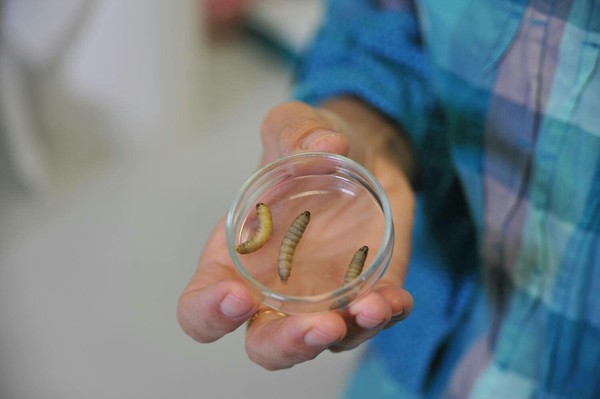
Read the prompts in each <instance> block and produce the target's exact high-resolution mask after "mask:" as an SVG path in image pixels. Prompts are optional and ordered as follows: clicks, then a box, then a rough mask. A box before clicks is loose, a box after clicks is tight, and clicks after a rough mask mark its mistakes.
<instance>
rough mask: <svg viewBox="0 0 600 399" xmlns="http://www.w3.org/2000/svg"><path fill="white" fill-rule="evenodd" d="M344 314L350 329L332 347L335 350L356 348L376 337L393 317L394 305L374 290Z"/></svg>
mask: <svg viewBox="0 0 600 399" xmlns="http://www.w3.org/2000/svg"><path fill="white" fill-rule="evenodd" d="M343 316H344V318H345V320H346V323H347V325H348V331H347V333H346V335H345V337H344V339H342V340H341V341H340V342H338V343H336V344H335V345H333V346H332V347H331V350H332V351H333V352H341V351H346V350H350V349H354V348H356V347H357V346H359V345H360V344H362V343H363V342H365V341H367V340H368V339H370V338H372V337H374V336H375V335H376V334H377V333H378V332H379V331H381V329H382V328H383V327H384V326H385V324H386V323H387V322H388V321H389V320H390V318H391V317H392V307H391V305H390V304H389V303H388V302H387V300H386V299H385V298H384V297H383V296H382V295H381V294H380V293H378V292H376V291H374V292H371V293H369V294H367V295H366V296H365V297H364V298H361V299H359V300H358V301H356V302H355V303H353V304H352V305H350V307H349V308H348V309H347V311H345V312H344V314H343Z"/></svg>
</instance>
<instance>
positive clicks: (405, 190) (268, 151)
mask: <svg viewBox="0 0 600 399" xmlns="http://www.w3.org/2000/svg"><path fill="white" fill-rule="evenodd" d="M355 107H359V109H361V110H362V111H361V112H356V109H355ZM327 108H329V109H316V108H313V107H309V106H307V105H305V104H302V103H298V102H291V103H286V104H282V105H280V106H278V107H275V108H274V109H273V110H272V111H271V112H270V113H269V114H268V115H267V117H266V118H265V121H264V123H263V126H262V129H261V130H262V131H261V133H262V135H261V138H262V144H263V150H264V151H263V156H262V159H261V164H265V163H268V162H271V161H273V160H275V159H277V158H280V157H283V156H286V155H290V154H292V153H296V152H302V151H325V152H332V153H336V154H340V155H345V156H350V157H352V158H354V159H355V160H357V161H358V162H360V163H362V164H363V165H365V166H366V167H367V168H369V169H370V170H371V172H373V173H374V174H375V176H376V177H377V178H378V180H379V181H380V183H381V184H382V186H383V187H384V189H385V191H386V193H387V195H388V197H389V199H390V202H391V203H392V204H393V210H392V212H393V219H394V224H395V229H396V237H395V250H394V253H393V255H392V260H391V262H390V266H389V267H388V270H387V272H386V274H385V275H384V276H383V278H382V279H381V280H380V281H379V282H378V283H377V285H376V286H375V287H374V289H373V291H372V292H370V293H369V294H367V295H365V296H364V297H362V298H360V299H359V300H358V301H356V302H355V303H353V304H352V305H350V306H349V308H348V309H346V310H344V311H343V312H341V313H338V312H333V311H331V312H320V313H315V314H306V315H291V316H285V315H282V314H279V313H277V312H259V313H258V314H257V315H256V317H253V318H252V322H251V323H250V324H249V326H248V329H247V333H246V350H247V353H248V356H249V357H250V359H251V360H253V361H254V362H256V363H258V364H259V365H261V366H263V367H265V368H266V369H269V370H276V369H283V368H288V367H292V366H294V365H295V364H298V363H301V362H304V361H306V360H310V359H313V358H315V357H316V356H317V355H319V353H321V352H322V351H323V350H325V349H330V350H332V351H343V350H348V349H352V348H355V347H356V346H358V345H360V344H361V343H363V342H365V341H366V340H368V339H369V338H371V337H373V336H374V335H376V334H377V333H378V332H379V331H381V329H383V328H385V327H389V326H391V325H392V324H394V323H395V322H397V321H399V320H401V319H403V318H405V317H407V316H408V314H409V313H410V311H411V308H412V297H411V296H410V294H409V293H408V292H407V291H405V290H404V289H403V288H401V285H402V281H403V279H404V276H405V273H406V265H407V263H408V253H409V248H410V232H411V228H412V215H413V212H414V195H413V192H412V189H411V188H410V184H409V182H408V179H407V178H406V177H405V174H404V172H403V171H402V168H401V167H399V166H398V161H397V160H394V156H393V154H389V151H388V149H389V148H390V147H389V146H388V145H385V144H384V145H383V147H381V145H382V143H386V140H381V139H380V138H379V137H378V135H379V134H382V135H384V134H386V132H387V133H389V130H390V126H389V125H388V124H387V122H386V121H384V120H383V119H381V118H380V117H379V116H377V115H376V114H375V113H373V111H371V110H369V109H367V108H364V106H362V104H358V103H356V102H353V101H350V102H344V101H342V102H337V103H332V104H331V105H330V106H328V107H327ZM347 111H350V112H347ZM357 117H360V118H361V122H365V123H366V124H365V125H361V123H354V122H356V121H355V119H356V118H357ZM370 118H372V119H370ZM369 121H370V122H369ZM348 122H352V124H349V123H348ZM378 124H381V126H376V125H378ZM367 127H369V129H367ZM383 127H386V128H387V131H386V130H385V129H382V128H383ZM370 128H374V129H376V130H374V132H377V133H375V134H365V132H367V133H370V132H369V131H370ZM379 132H381V133H379ZM390 137H391V136H390ZM380 147H381V148H380ZM258 308H259V299H258V298H256V297H254V296H253V294H252V291H251V290H250V289H249V288H248V287H247V286H246V285H245V283H244V282H243V281H242V280H241V279H240V277H239V276H238V275H237V272H236V270H235V267H234V266H233V263H232V261H231V259H230V257H229V253H228V251H227V247H226V243H225V221H224V219H223V220H221V221H220V222H219V224H218V225H217V226H216V228H215V230H214V232H213V234H212V235H211V237H210V238H209V240H208V242H207V244H206V246H205V248H204V252H203V254H202V256H201V259H200V262H199V265H198V269H197V272H196V274H195V276H194V277H193V278H192V280H191V281H190V283H189V284H188V286H187V287H186V288H185V290H184V292H183V293H182V295H181V297H180V301H179V306H178V319H179V322H180V324H181V326H182V328H183V330H184V331H185V332H186V333H187V334H188V335H190V336H191V337H192V338H194V339H195V340H197V341H199V342H212V341H215V340H217V339H219V338H220V337H222V336H223V335H225V334H227V333H229V332H231V331H234V330H235V329H237V328H238V327H240V326H241V325H242V324H243V323H244V322H245V321H246V320H248V319H249V318H251V317H252V315H254V314H255V313H256V312H257V310H258Z"/></svg>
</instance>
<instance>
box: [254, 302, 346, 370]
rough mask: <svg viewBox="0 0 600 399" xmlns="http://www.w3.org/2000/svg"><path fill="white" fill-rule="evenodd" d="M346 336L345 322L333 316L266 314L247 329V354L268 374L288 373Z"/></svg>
mask: <svg viewBox="0 0 600 399" xmlns="http://www.w3.org/2000/svg"><path fill="white" fill-rule="evenodd" d="M345 333H346V325H345V323H344V320H343V319H342V317H341V316H340V315H339V314H337V313H334V312H323V313H315V314H309V315H293V316H289V317H282V316H281V315H279V314H276V313H269V314H263V315H261V316H260V317H258V318H257V319H256V320H254V321H253V322H252V323H251V325H250V326H249V327H248V332H247V334H246V352H247V353H248V357H249V358H250V359H251V360H252V361H253V362H255V363H257V364H259V365H261V366H262V367H264V368H266V369H267V370H280V369H286V368H290V367H292V366H294V365H296V364H299V363H302V362H305V361H307V360H311V359H314V358H315V357H316V356H318V355H319V354H320V353H321V352H323V351H324V350H325V349H327V348H328V347H330V346H331V345H333V344H334V343H335V342H338V341H339V340H341V339H342V337H343V336H344V334H345Z"/></svg>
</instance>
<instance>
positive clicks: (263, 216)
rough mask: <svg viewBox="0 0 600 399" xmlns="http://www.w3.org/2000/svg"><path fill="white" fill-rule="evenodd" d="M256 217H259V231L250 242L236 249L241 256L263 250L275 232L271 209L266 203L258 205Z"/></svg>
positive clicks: (257, 230)
mask: <svg viewBox="0 0 600 399" xmlns="http://www.w3.org/2000/svg"><path fill="white" fill-rule="evenodd" d="M256 215H257V217H258V229H256V232H255V233H254V235H253V236H252V237H250V239H249V240H248V241H245V242H243V243H241V244H239V245H238V246H237V247H235V250H236V251H237V252H238V253H240V254H249V253H251V252H254V251H256V250H257V249H259V248H261V247H262V246H263V245H265V244H266V243H267V241H269V238H270V237H271V233H272V232H273V220H272V217H271V209H270V208H269V207H268V206H267V205H266V204H264V203H262V202H260V203H258V204H256Z"/></svg>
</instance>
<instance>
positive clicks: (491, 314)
mask: <svg viewBox="0 0 600 399" xmlns="http://www.w3.org/2000/svg"><path fill="white" fill-rule="evenodd" d="M599 54H600V4H599V3H598V2H597V1H591V0H531V1H529V2H526V1H522V0H494V1H492V0H481V1H466V0H455V1H451V2H445V1H439V0H423V1H419V2H417V1H415V4H413V3H412V2H409V1H406V0H387V1H386V0H380V1H379V2H377V1H368V0H331V1H329V2H328V6H327V13H326V19H325V21H324V24H323V27H322V29H321V30H320V31H319V33H318V34H317V37H316V39H315V41H314V43H313V45H312V46H311V47H310V49H308V51H307V53H306V55H305V57H304V59H303V60H302V63H301V64H300V66H299V69H298V77H297V86H296V92H295V97H296V98H298V99H300V100H303V101H306V102H309V103H313V104H318V103H319V102H320V101H322V100H324V99H326V98H328V97H331V96H337V95H353V96H357V97H360V98H362V99H363V100H365V101H366V102H368V103H370V104H372V105H373V106H374V107H376V108H377V109H379V110H380V111H381V112H383V113H384V114H386V115H387V116H389V117H390V118H392V119H393V120H395V121H397V122H398V124H400V125H401V126H403V128H404V129H405V130H406V132H407V134H408V135H409V136H410V137H411V139H412V141H413V143H414V145H415V148H416V151H417V155H418V157H419V162H420V166H421V173H422V175H421V181H420V184H421V185H420V191H419V194H418V205H417V215H416V225H415V229H414V234H413V257H412V261H411V266H410V267H411V268H410V271H409V274H408V278H407V281H406V287H407V289H409V291H410V292H411V293H412V294H413V296H414V298H415V308H414V311H413V314H412V315H411V316H410V317H409V318H408V319H407V320H406V321H404V322H402V323H400V324H398V325H397V326H396V327H395V328H393V329H389V330H385V331H383V332H382V333H380V334H379V335H378V336H377V337H376V338H375V339H374V340H373V341H372V342H371V344H370V345H369V348H368V350H367V351H366V354H365V356H364V359H362V360H363V361H362V362H361V364H360V366H359V367H358V368H357V371H356V373H355V375H354V376H353V378H352V379H351V382H350V384H349V387H348V389H347V390H346V396H347V397H356V398H367V397H369V398H371V397H373V398H380V397H381V398H388V397H389V398H392V397H394V398H396V397H415V398H417V397H448V398H464V397H472V398H485V399H489V398H529V397H536V398H538V397H544V398H578V399H579V398H600V70H599V67H600V59H599V58H600V56H599Z"/></svg>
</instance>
